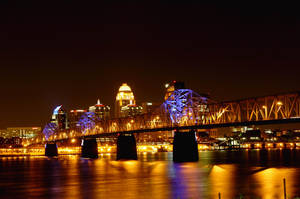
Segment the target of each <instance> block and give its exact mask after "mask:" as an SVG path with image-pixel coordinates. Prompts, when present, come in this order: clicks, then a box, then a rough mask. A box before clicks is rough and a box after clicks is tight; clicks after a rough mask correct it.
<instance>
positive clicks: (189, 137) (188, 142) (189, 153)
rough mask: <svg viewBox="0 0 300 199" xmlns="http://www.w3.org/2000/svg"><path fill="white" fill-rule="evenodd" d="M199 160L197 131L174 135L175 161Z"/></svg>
mask: <svg viewBox="0 0 300 199" xmlns="http://www.w3.org/2000/svg"><path fill="white" fill-rule="evenodd" d="M198 160H199V153H198V144H197V140H196V135H195V131H193V130H192V131H190V132H179V131H176V132H175V134H174V141H173V161H174V162H197V161H198Z"/></svg>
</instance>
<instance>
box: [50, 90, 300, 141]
mask: <svg viewBox="0 0 300 199" xmlns="http://www.w3.org/2000/svg"><path fill="white" fill-rule="evenodd" d="M295 118H300V95H299V92H295V93H288V94H280V95H272V96H264V97H257V98H249V99H244V100H237V101H229V102H222V103H212V102H211V101H210V100H209V99H207V98H206V97H203V96H200V95H198V94H197V93H195V92H193V91H191V90H189V89H179V90H176V91H175V92H174V93H173V94H172V95H171V96H170V97H169V99H168V100H166V101H165V102H164V103H163V104H162V106H161V107H160V108H159V109H157V110H155V111H154V112H151V113H147V114H142V115H136V116H134V117H124V118H116V119H109V120H101V121H97V120H94V119H93V118H91V120H93V121H92V122H94V121H97V122H95V124H93V128H90V126H89V129H88V131H86V130H84V129H82V130H81V131H75V130H71V131H70V132H69V133H66V132H60V133H56V134H55V135H54V134H51V135H49V136H48V137H47V138H49V139H48V140H57V139H66V138H68V137H83V136H92V135H100V134H109V133H118V132H132V131H143V130H145V131H149V130H155V129H163V128H165V129H170V128H174V127H178V128H181V127H193V126H195V127H196V126H197V127H199V126H201V125H203V126H209V125H217V124H231V123H232V124H233V123H246V122H250V123H251V122H262V121H276V120H288V119H295ZM85 122H87V123H88V121H85Z"/></svg>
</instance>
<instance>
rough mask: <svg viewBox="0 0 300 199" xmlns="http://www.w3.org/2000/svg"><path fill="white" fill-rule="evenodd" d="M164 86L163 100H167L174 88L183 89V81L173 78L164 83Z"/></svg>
mask: <svg viewBox="0 0 300 199" xmlns="http://www.w3.org/2000/svg"><path fill="white" fill-rule="evenodd" d="M165 87H166V94H165V100H167V99H168V98H169V97H170V96H171V95H172V93H173V92H174V91H175V90H178V89H185V86H184V82H178V81H175V80H174V81H172V82H170V83H167V84H165Z"/></svg>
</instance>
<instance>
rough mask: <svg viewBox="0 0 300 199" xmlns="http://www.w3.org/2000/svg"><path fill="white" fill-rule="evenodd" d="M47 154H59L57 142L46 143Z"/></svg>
mask: <svg viewBox="0 0 300 199" xmlns="http://www.w3.org/2000/svg"><path fill="white" fill-rule="evenodd" d="M45 156H48V157H54V156H58V151H57V145H56V143H55V142H49V143H46V145H45Z"/></svg>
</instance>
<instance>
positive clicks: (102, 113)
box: [89, 99, 110, 120]
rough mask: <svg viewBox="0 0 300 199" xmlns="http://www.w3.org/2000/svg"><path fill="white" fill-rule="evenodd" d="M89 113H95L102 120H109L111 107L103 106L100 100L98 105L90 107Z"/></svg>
mask: <svg viewBox="0 0 300 199" xmlns="http://www.w3.org/2000/svg"><path fill="white" fill-rule="evenodd" d="M89 112H93V113H95V114H96V116H97V117H98V118H99V119H100V120H103V119H108V118H109V117H110V107H109V106H106V105H103V104H101V103H100V100H99V99H98V101H97V104H95V105H94V106H90V108H89Z"/></svg>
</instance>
